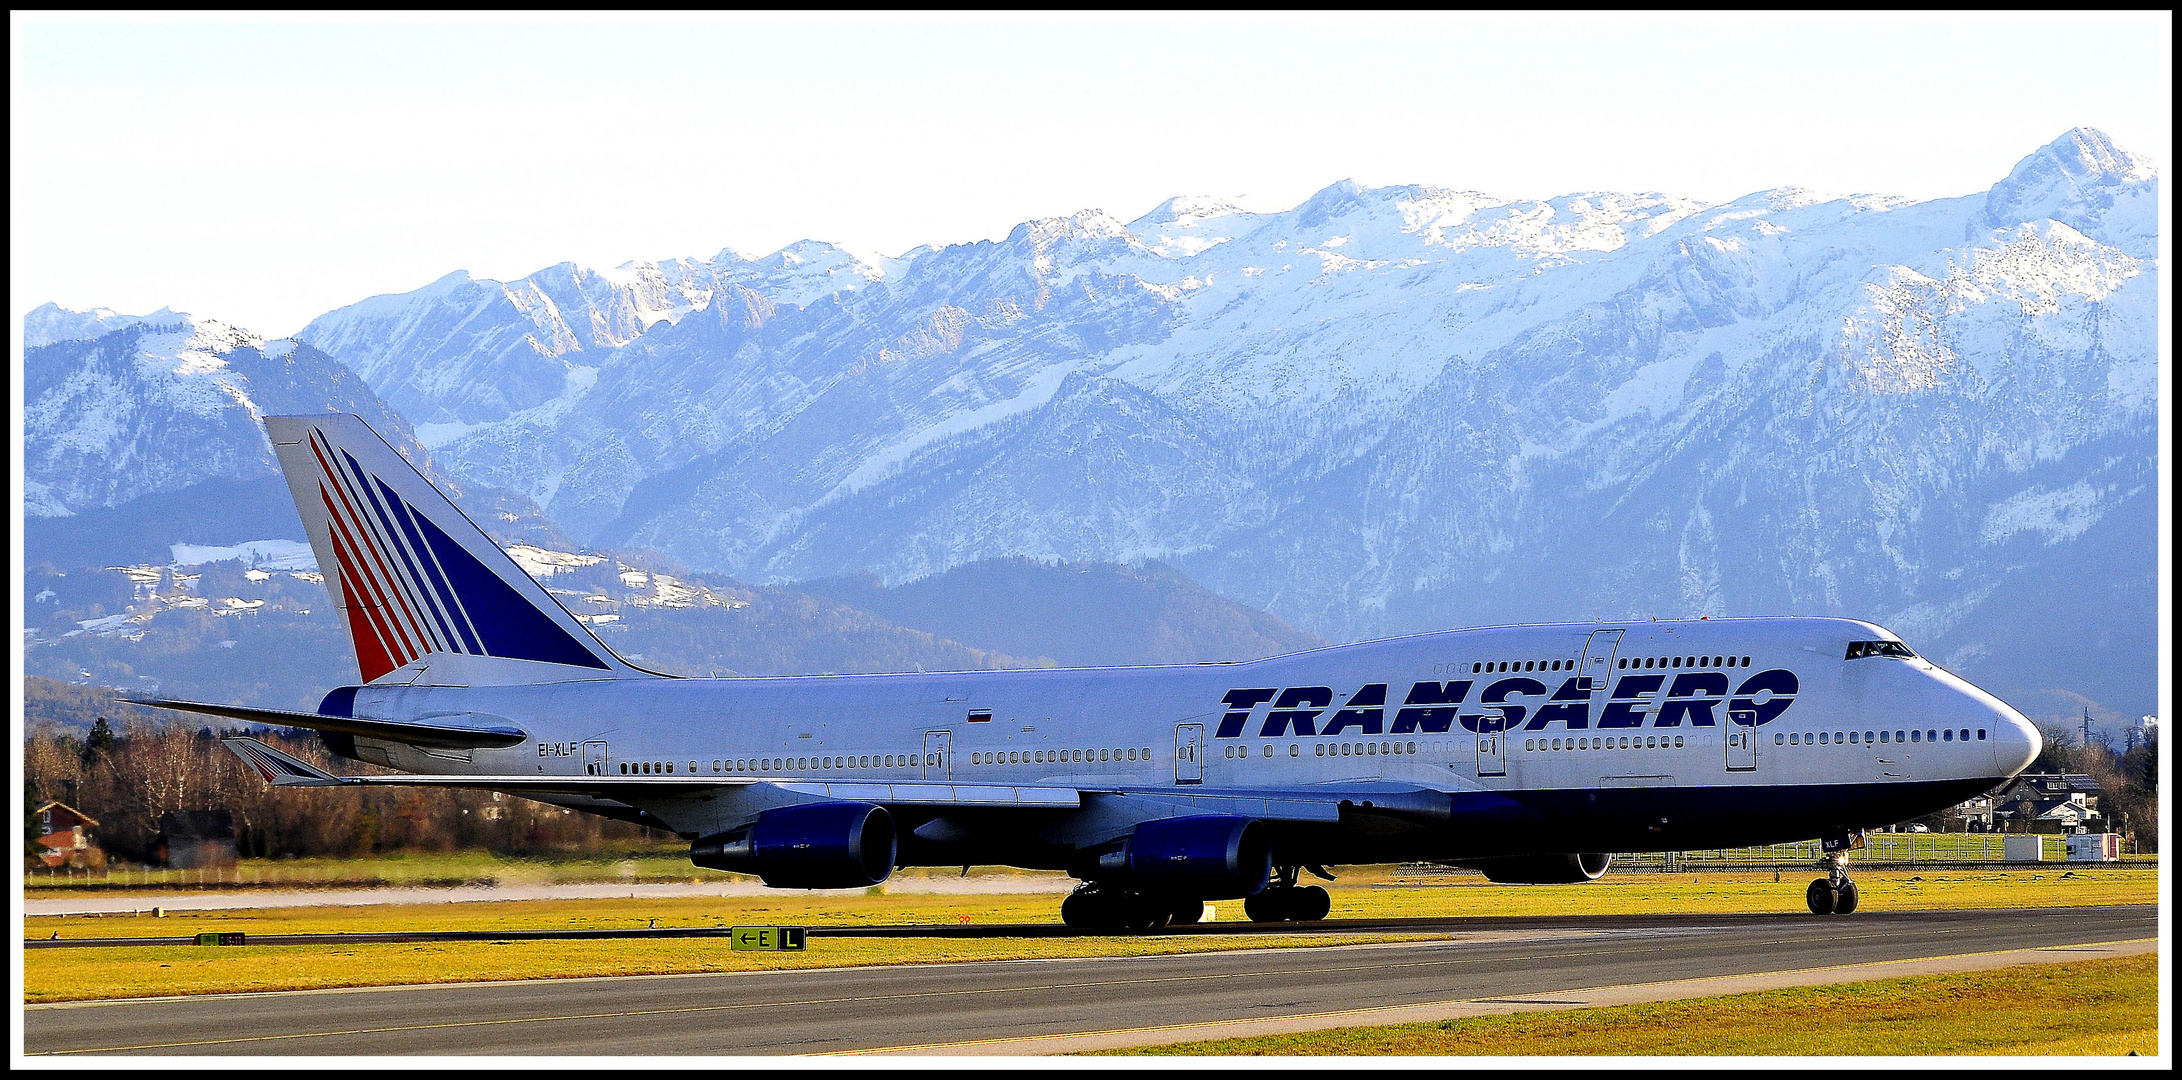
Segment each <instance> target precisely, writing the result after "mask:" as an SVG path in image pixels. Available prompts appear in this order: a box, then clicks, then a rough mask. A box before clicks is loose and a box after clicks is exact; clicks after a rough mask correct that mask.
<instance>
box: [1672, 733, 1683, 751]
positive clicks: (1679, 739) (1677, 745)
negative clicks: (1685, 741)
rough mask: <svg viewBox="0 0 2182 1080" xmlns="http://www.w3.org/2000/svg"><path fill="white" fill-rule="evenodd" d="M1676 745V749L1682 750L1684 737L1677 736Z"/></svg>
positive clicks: (1675, 738)
mask: <svg viewBox="0 0 2182 1080" xmlns="http://www.w3.org/2000/svg"><path fill="white" fill-rule="evenodd" d="M1674 745H1675V748H1676V749H1680V748H1681V746H1682V736H1680V735H1677V736H1675V737H1674Z"/></svg>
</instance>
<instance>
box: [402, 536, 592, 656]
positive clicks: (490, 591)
mask: <svg viewBox="0 0 2182 1080" xmlns="http://www.w3.org/2000/svg"><path fill="white" fill-rule="evenodd" d="M405 509H406V508H405ZM413 520H415V522H416V523H417V527H418V528H419V529H421V530H423V532H424V538H425V541H426V542H427V543H429V544H430V545H431V546H432V552H433V554H435V555H437V556H438V557H439V565H440V569H442V570H444V571H446V573H447V578H448V584H450V585H451V586H453V588H454V592H455V595H457V596H459V597H461V599H462V609H463V611H464V613H466V614H467V615H469V617H470V622H471V624H472V625H474V626H476V627H477V633H478V636H479V637H481V638H483V639H484V644H485V655H487V656H504V657H507V658H509V659H513V660H542V661H544V662H546V663H548V664H573V665H575V666H578V667H594V668H603V667H605V666H606V662H605V661H603V660H600V659H599V658H598V657H597V656H596V655H594V654H593V653H592V652H591V650H589V649H586V648H584V647H583V645H582V643H580V642H578V641H577V640H576V639H575V638H572V637H570V636H568V632H567V631H566V630H563V629H561V628H560V627H559V626H556V625H554V622H553V620H552V619H549V618H547V617H546V614H545V613H544V612H542V611H539V610H538V609H537V608H535V607H532V606H531V605H530V603H529V602H528V601H525V600H524V599H523V598H522V596H521V595H519V594H517V593H516V591H515V590H514V589H512V588H510V587H509V586H508V583H507V582H505V581H502V580H500V576H499V575H497V574H495V573H493V572H492V571H490V570H487V569H486V568H485V565H484V564H483V563H480V562H478V561H477V559H476V558H474V557H473V556H471V554H470V553H469V552H468V551H465V550H464V549H463V547H462V545H460V544H457V543H455V542H454V540H453V539H452V538H450V537H449V536H448V535H447V534H446V533H443V532H441V531H440V530H439V526H437V525H434V524H432V519H431V518H428V517H425V516H424V515H423V514H416V515H413Z"/></svg>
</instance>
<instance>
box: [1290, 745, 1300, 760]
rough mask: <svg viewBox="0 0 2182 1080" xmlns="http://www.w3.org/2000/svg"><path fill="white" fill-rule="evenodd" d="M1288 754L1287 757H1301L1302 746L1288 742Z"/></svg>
mask: <svg viewBox="0 0 2182 1080" xmlns="http://www.w3.org/2000/svg"><path fill="white" fill-rule="evenodd" d="M1288 756H1289V757H1302V756H1303V747H1302V746H1301V745H1300V744H1298V743H1289V744H1288Z"/></svg>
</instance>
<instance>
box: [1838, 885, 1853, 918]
mask: <svg viewBox="0 0 2182 1080" xmlns="http://www.w3.org/2000/svg"><path fill="white" fill-rule="evenodd" d="M1855 910H1856V883H1855V882H1853V881H1845V882H1842V883H1841V891H1840V892H1839V893H1837V894H1835V896H1834V900H1833V913H1834V914H1836V915H1846V914H1848V913H1850V912H1852V911H1855Z"/></svg>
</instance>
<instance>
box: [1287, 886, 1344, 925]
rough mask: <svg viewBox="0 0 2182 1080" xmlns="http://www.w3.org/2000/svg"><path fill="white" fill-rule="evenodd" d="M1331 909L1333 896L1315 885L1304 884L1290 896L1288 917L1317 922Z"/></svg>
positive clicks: (1299, 920)
mask: <svg viewBox="0 0 2182 1080" xmlns="http://www.w3.org/2000/svg"><path fill="white" fill-rule="evenodd" d="M1332 910H1333V897H1332V896H1331V895H1329V894H1328V893H1327V892H1326V890H1325V889H1322V888H1320V887H1318V886H1316V885H1306V886H1304V887H1302V888H1300V889H1296V890H1294V895H1293V896H1292V897H1291V898H1290V904H1289V908H1288V911H1289V915H1288V917H1289V918H1291V919H1294V920H1295V921H1297V922H1317V921H1319V920H1320V919H1323V918H1325V917H1326V913H1327V912H1330V911H1332Z"/></svg>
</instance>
